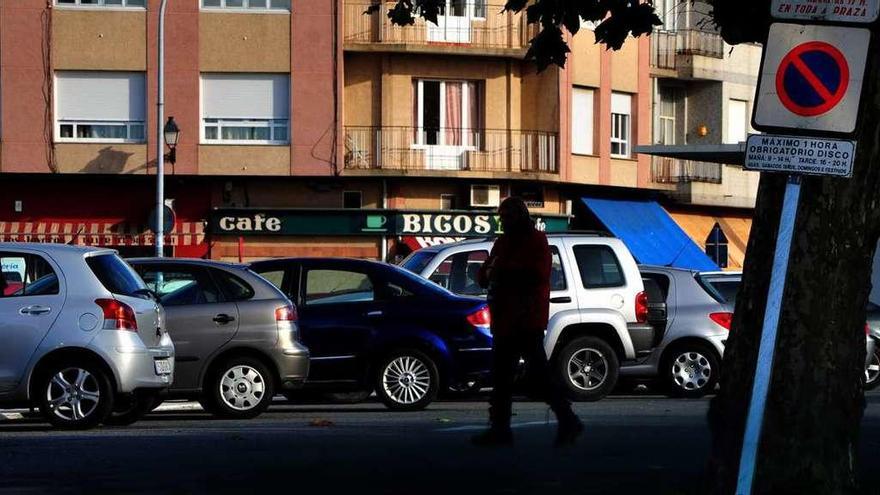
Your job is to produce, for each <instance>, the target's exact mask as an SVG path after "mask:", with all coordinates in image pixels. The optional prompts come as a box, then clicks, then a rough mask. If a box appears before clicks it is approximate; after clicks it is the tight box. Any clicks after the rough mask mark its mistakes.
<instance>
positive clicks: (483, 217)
mask: <svg viewBox="0 0 880 495" xmlns="http://www.w3.org/2000/svg"><path fill="white" fill-rule="evenodd" d="M533 218H534V220H535V226H536V227H537V228H538V230H542V231H546V232H565V231H567V230H568V216H565V215H541V216H535V217H533ZM210 232H211V233H212V234H219V235H238V236H259V235H420V236H437V235H440V236H451V237H491V236H495V235H499V234H501V222H500V219H499V218H498V215H496V214H495V213H491V212H485V211H448V212H447V211H444V212H433V211H400V210H353V209H332V210H315V209H305V208H303V209H272V210H263V209H255V208H218V209H215V210H214V211H213V212H212V215H211V220H210Z"/></svg>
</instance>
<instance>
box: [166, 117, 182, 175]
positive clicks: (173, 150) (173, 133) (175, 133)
mask: <svg viewBox="0 0 880 495" xmlns="http://www.w3.org/2000/svg"><path fill="white" fill-rule="evenodd" d="M162 133H163V134H165V145H166V146H168V149H169V150H170V151H169V152H168V157H167V159H168V161H169V162H170V163H171V164H172V165H174V164H175V163H177V140H178V139H180V129H178V128H177V122H175V121H174V117H168V122H165V128H164V129H163V130H162Z"/></svg>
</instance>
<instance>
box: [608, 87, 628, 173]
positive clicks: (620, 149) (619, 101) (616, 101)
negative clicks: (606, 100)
mask: <svg viewBox="0 0 880 495" xmlns="http://www.w3.org/2000/svg"><path fill="white" fill-rule="evenodd" d="M631 109H632V96H631V95H628V94H625V93H611V156H613V157H615V158H629V157H630V135H631V131H630V126H631V121H632V119H631V115H632V110H631Z"/></svg>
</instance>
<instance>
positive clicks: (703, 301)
mask: <svg viewBox="0 0 880 495" xmlns="http://www.w3.org/2000/svg"><path fill="white" fill-rule="evenodd" d="M639 271H640V272H641V274H642V277H643V278H646V279H649V280H652V281H654V283H655V286H656V287H659V289H660V291H661V293H662V294H663V295H664V296H665V300H666V324H665V328H658V329H657V330H658V331H657V335H658V336H660V338H658V342H659V344H658V345H657V347H656V348H655V349H654V351H653V352H652V353H651V354H650V355H649V356H648V357H646V358H644V359H643V360H641V361H640V362H635V363H628V364H626V365H625V366H623V367H621V370H620V373H621V376H625V377H629V378H637V379H645V378H650V379H654V378H657V379H658V380H659V382H660V384H661V385H662V386H663V387H664V388H665V389H666V390H667V391H668V392H669V393H670V394H671V395H674V396H678V397H700V396H702V395H704V394H706V393H708V392H710V391H712V390H714V388H715V384H716V383H718V377H719V372H720V370H721V356H722V355H723V353H724V344H725V342H726V341H727V334H728V331H729V330H730V323H731V321H732V319H733V308H734V304H735V302H736V293H737V291H738V290H739V284H740V279H741V274H740V273H738V272H717V273H699V272H696V271H692V270H686V269H681V268H671V267H661V266H647V265H642V266H639ZM660 325H661V326H662V323H661V324H660Z"/></svg>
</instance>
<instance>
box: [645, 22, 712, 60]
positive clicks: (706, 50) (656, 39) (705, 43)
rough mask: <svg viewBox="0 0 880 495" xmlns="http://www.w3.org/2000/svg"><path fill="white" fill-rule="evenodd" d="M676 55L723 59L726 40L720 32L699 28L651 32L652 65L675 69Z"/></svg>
mask: <svg viewBox="0 0 880 495" xmlns="http://www.w3.org/2000/svg"><path fill="white" fill-rule="evenodd" d="M676 55H702V56H705V57H713V58H720V59H723V58H724V40H723V39H721V35H720V34H718V33H715V32H711V31H701V30H698V29H685V30H681V31H657V32H654V33H653V34H651V66H652V67H655V68H657V69H672V70H674V69H675V68H676V61H675V57H676Z"/></svg>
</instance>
